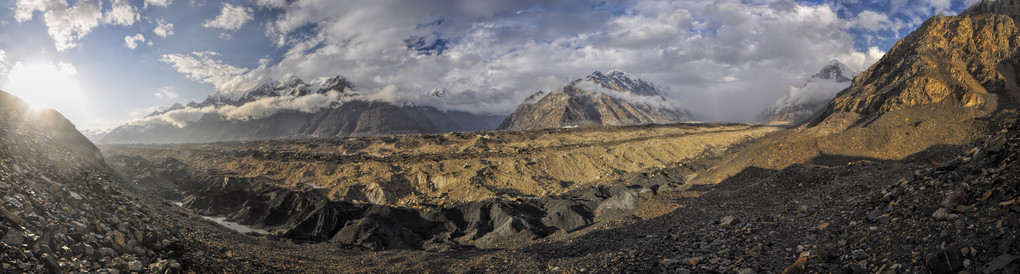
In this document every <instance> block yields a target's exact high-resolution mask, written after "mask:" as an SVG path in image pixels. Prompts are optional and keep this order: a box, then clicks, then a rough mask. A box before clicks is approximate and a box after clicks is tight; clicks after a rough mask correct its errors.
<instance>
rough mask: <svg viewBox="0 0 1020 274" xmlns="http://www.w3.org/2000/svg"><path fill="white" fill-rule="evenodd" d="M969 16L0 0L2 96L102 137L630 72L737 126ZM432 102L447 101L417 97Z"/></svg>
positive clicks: (863, 10)
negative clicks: (310, 92)
mask: <svg viewBox="0 0 1020 274" xmlns="http://www.w3.org/2000/svg"><path fill="white" fill-rule="evenodd" d="M973 2H974V1H973V0H970V1H948V0H922V1H913V0H894V1H869V0H848V1H797V2H784V1H772V0H748V1H735V0H734V1H725V0H719V1H656V0H648V1H615V0H614V1H542V0H530V1H496V0H420V1H385V0H380V1H335V0H298V1H283V0H244V1H222V2H220V1H199V0H89V1H74V0H72V1H66V0H0V6H3V7H4V8H3V9H0V51H2V53H3V54H2V55H0V57H2V58H0V88H2V89H4V90H5V91H8V92H10V93H13V94H15V95H17V96H19V97H22V98H24V99H26V100H27V101H29V102H30V103H32V104H34V105H37V106H40V107H52V108H56V109H57V110H59V111H61V112H62V113H64V114H65V116H67V117H68V118H69V119H70V120H71V121H72V122H74V123H75V124H76V125H77V126H78V127H79V129H102V128H109V127H112V126H115V125H117V124H120V123H124V122H127V121H131V120H134V119H138V118H141V117H142V116H144V115H145V114H148V113H150V112H152V111H153V110H156V109H159V108H160V107H166V106H169V105H170V104H172V103H175V102H180V103H187V102H189V101H201V100H203V99H204V98H205V97H206V96H209V95H210V94H219V95H217V96H232V95H233V94H238V93H239V92H243V91H244V90H246V89H247V88H250V87H251V86H253V85H255V84H257V83H259V82H261V81H266V80H268V79H283V78H286V77H290V76H296V77H299V78H302V79H305V80H306V81H308V82H310V83H312V84H313V85H314V84H317V83H318V81H321V79H323V78H325V77H330V76H334V75H344V76H345V77H348V78H349V79H351V80H352V81H353V82H354V84H355V85H357V86H358V88H359V91H360V92H361V93H362V94H365V95H366V96H367V97H368V98H370V99H374V100H386V101H391V102H396V103H412V104H426V105H435V106H437V107H440V108H443V109H453V110H464V111H471V112H480V113H481V112H484V113H494V114H506V113H509V112H510V111H512V110H513V108H514V107H515V106H516V105H517V104H519V103H520V102H521V101H522V100H523V99H524V98H525V97H527V96H528V95H530V94H532V93H534V92H536V91H538V90H553V89H556V88H558V87H562V86H563V85H565V84H566V83H568V82H569V81H570V80H573V79H576V78H580V77H583V76H585V75H587V74H590V73H591V72H592V71H595V70H602V71H606V70H610V69H623V70H625V71H628V72H630V73H632V74H634V75H637V76H639V77H641V78H645V79H648V80H651V81H652V82H654V83H656V84H657V85H659V86H660V87H661V88H663V89H664V90H666V91H667V96H668V97H669V98H670V99H671V100H674V101H675V102H676V103H677V104H678V105H681V106H683V107H686V108H689V109H690V110H691V111H693V112H695V113H699V114H701V115H702V116H705V117H710V118H711V119H718V120H735V121H740V120H747V119H748V117H750V116H753V115H754V114H756V113H758V112H760V111H761V110H762V109H764V108H765V107H767V106H768V105H769V104H771V102H772V101H774V100H775V99H776V98H778V97H780V96H781V95H783V94H785V91H786V90H785V88H786V87H787V86H788V85H789V84H791V83H792V82H795V81H797V80H798V79H801V78H803V77H804V76H805V75H810V74H812V73H813V72H814V71H817V70H818V69H819V68H820V67H821V66H822V65H824V64H825V63H827V62H828V61H829V60H831V59H839V60H841V61H843V62H844V63H846V64H847V65H849V66H850V67H852V68H854V69H864V68H866V67H867V66H869V65H870V64H872V63H873V62H875V61H877V59H878V58H880V57H881V55H882V54H884V52H885V51H887V50H888V49H889V48H890V47H891V46H892V45H893V43H895V41H897V40H898V39H899V38H901V37H902V36H904V35H906V34H907V33H909V32H910V31H911V30H913V29H914V28H916V27H917V26H918V25H919V24H920V23H921V22H923V20H925V19H927V18H928V17H930V16H932V15H934V14H940V13H941V14H947V15H952V14H956V13H958V12H960V11H962V10H963V9H965V8H966V6H969V4H972V3H973ZM133 38H143V39H144V41H143V40H142V39H133ZM129 40H130V41H129ZM434 88H443V89H446V90H447V91H449V93H448V94H449V95H448V96H447V97H445V98H442V99H437V98H434V97H429V96H426V95H424V93H425V92H427V91H429V90H432V89H434Z"/></svg>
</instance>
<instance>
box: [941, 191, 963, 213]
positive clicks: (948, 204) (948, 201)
mask: <svg viewBox="0 0 1020 274" xmlns="http://www.w3.org/2000/svg"><path fill="white" fill-rule="evenodd" d="M965 201H967V191H965V190H963V189H957V190H955V191H953V192H952V193H949V196H946V198H945V199H942V207H944V208H954V207H956V206H958V205H960V204H961V203H963V202H965Z"/></svg>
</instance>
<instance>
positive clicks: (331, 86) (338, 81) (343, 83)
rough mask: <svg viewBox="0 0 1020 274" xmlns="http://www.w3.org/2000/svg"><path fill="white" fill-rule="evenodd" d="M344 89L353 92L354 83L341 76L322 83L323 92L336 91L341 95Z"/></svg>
mask: <svg viewBox="0 0 1020 274" xmlns="http://www.w3.org/2000/svg"><path fill="white" fill-rule="evenodd" d="M346 89H350V90H354V89H355V88H354V83H351V81H348V80H347V78H346V77H344V76H343V75H337V76H333V77H330V78H329V79H326V81H325V82H322V90H323V91H329V90H336V91H338V92H341V93H343V92H344V90H346Z"/></svg>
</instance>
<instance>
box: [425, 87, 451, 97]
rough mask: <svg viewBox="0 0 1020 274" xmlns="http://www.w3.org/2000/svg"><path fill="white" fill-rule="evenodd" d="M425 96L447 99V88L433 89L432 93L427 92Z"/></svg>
mask: <svg viewBox="0 0 1020 274" xmlns="http://www.w3.org/2000/svg"><path fill="white" fill-rule="evenodd" d="M425 95H431V96H435V97H438V98H443V97H446V89H445V88H434V89H432V91H429V92H426V93H425Z"/></svg>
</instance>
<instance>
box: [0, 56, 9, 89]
mask: <svg viewBox="0 0 1020 274" xmlns="http://www.w3.org/2000/svg"><path fill="white" fill-rule="evenodd" d="M9 69H10V68H9V67H8V65H7V51H4V50H0V83H3V81H4V80H6V79H7V73H8V72H9Z"/></svg>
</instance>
